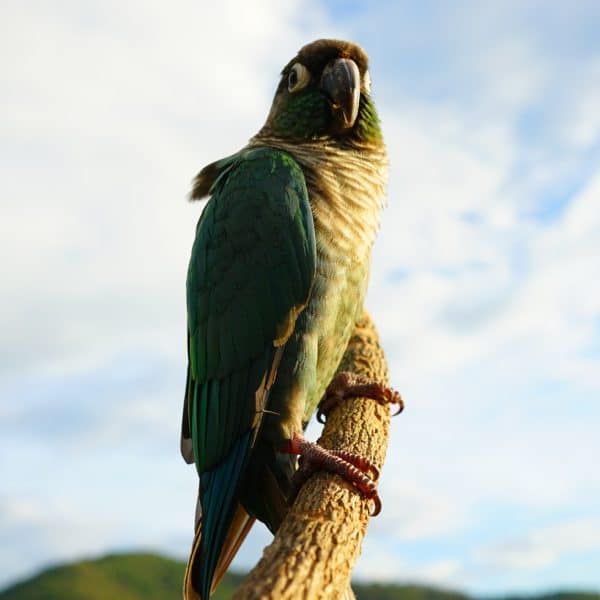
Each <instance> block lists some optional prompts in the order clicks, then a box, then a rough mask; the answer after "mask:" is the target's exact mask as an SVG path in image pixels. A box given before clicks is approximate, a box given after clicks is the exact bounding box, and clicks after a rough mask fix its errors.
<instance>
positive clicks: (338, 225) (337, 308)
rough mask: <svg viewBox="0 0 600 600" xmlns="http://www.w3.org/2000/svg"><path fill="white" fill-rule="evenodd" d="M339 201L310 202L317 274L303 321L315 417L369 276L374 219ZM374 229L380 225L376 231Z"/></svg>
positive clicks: (310, 403) (316, 198)
mask: <svg viewBox="0 0 600 600" xmlns="http://www.w3.org/2000/svg"><path fill="white" fill-rule="evenodd" d="M347 204H350V205H351V203H346V202H344V198H343V197H340V198H338V199H337V201H336V202H332V200H331V195H329V196H328V197H321V196H320V195H318V194H314V195H313V197H312V198H311V206H312V207H313V217H314V222H315V234H316V241H317V273H316V277H315V282H314V286H313V290H312V293H311V298H310V301H309V303H308V306H307V307H306V319H305V321H304V324H305V327H306V334H307V335H309V336H310V337H311V338H312V339H313V340H315V343H316V346H317V352H316V378H315V380H314V386H313V388H312V389H311V390H307V391H308V393H307V398H306V411H305V412H306V414H307V415H309V414H311V413H312V412H313V411H314V409H315V407H316V404H317V403H318V402H319V400H320V398H321V396H322V395H323V393H324V391H325V388H326V387H327V385H328V383H329V382H330V381H331V379H332V377H333V375H334V374H335V371H336V369H337V367H338V365H339V363H340V361H341V359H342V356H343V354H344V351H345V349H346V346H347V344H348V340H349V339H350V336H351V334H352V330H353V328H354V324H355V322H356V320H357V318H358V316H359V313H360V311H361V310H362V306H363V302H364V298H365V294H366V290H367V283H368V277H369V263H370V255H371V245H372V241H373V237H374V232H373V234H372V235H371V234H370V233H369V232H368V231H365V227H368V226H369V222H370V220H369V219H367V218H365V216H364V215H361V214H360V213H359V214H351V213H349V212H347V211H344V210H343V208H344V205H347ZM373 228H374V229H375V228H376V226H373Z"/></svg>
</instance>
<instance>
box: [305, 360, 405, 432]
mask: <svg viewBox="0 0 600 600" xmlns="http://www.w3.org/2000/svg"><path fill="white" fill-rule="evenodd" d="M358 397H364V398H371V399H372V400H376V401H377V402H379V403H380V404H397V405H398V409H397V410H396V411H395V412H394V413H392V414H393V415H394V416H395V415H399V414H400V413H401V412H402V410H403V409H404V402H403V401H402V397H401V396H400V394H399V393H398V392H397V391H396V390H394V389H393V388H391V387H389V386H387V385H384V384H383V383H380V382H378V381H374V380H372V379H369V378H367V377H363V376H362V375H357V374H355V373H350V372H347V371H341V372H340V373H338V374H337V375H336V376H335V377H334V378H333V380H332V382H331V383H330V384H329V386H328V387H327V390H326V392H325V395H324V396H323V399H322V400H321V402H320V403H319V407H318V409H317V421H318V422H319V423H321V424H324V423H325V418H326V417H327V415H328V414H329V412H330V411H331V410H332V409H333V408H334V407H335V406H336V405H337V404H338V403H339V402H340V401H341V400H344V399H346V398H358Z"/></svg>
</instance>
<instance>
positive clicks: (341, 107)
mask: <svg viewBox="0 0 600 600" xmlns="http://www.w3.org/2000/svg"><path fill="white" fill-rule="evenodd" d="M321 89H322V90H323V91H324V92H325V94H326V95H327V97H328V98H329V101H330V102H331V110H332V112H333V116H334V117H335V119H336V121H337V122H338V125H339V127H340V129H341V130H344V129H349V128H350V127H352V126H353V125H354V123H355V121H356V117H357V116H358V108H359V104H360V72H359V70H358V67H357V66H356V63H355V62H354V61H353V60H350V59H349V58H338V59H337V60H334V61H333V62H331V63H329V64H328V65H327V66H326V67H325V69H324V70H323V75H322V76H321Z"/></svg>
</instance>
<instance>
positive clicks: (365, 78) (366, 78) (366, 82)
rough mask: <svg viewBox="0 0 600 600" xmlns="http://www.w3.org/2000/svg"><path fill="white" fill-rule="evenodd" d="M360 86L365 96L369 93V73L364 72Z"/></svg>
mask: <svg viewBox="0 0 600 600" xmlns="http://www.w3.org/2000/svg"><path fill="white" fill-rule="evenodd" d="M362 86H363V89H364V90H365V92H367V94H370V93H371V75H370V74H369V71H365V74H364V75H363V82H362Z"/></svg>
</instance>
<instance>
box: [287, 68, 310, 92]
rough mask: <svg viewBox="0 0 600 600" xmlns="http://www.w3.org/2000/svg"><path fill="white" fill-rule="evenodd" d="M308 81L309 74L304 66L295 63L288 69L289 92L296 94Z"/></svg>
mask: <svg viewBox="0 0 600 600" xmlns="http://www.w3.org/2000/svg"><path fill="white" fill-rule="evenodd" d="M309 81H310V73H309V72H308V69H307V68H306V67H305V66H304V65H301V64H300V63H296V64H295V65H294V66H293V67H292V68H291V69H290V74H289V75H288V90H289V91H290V92H297V91H298V90H301V89H302V88H303V87H305V86H306V85H307V83H308V82H309Z"/></svg>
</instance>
